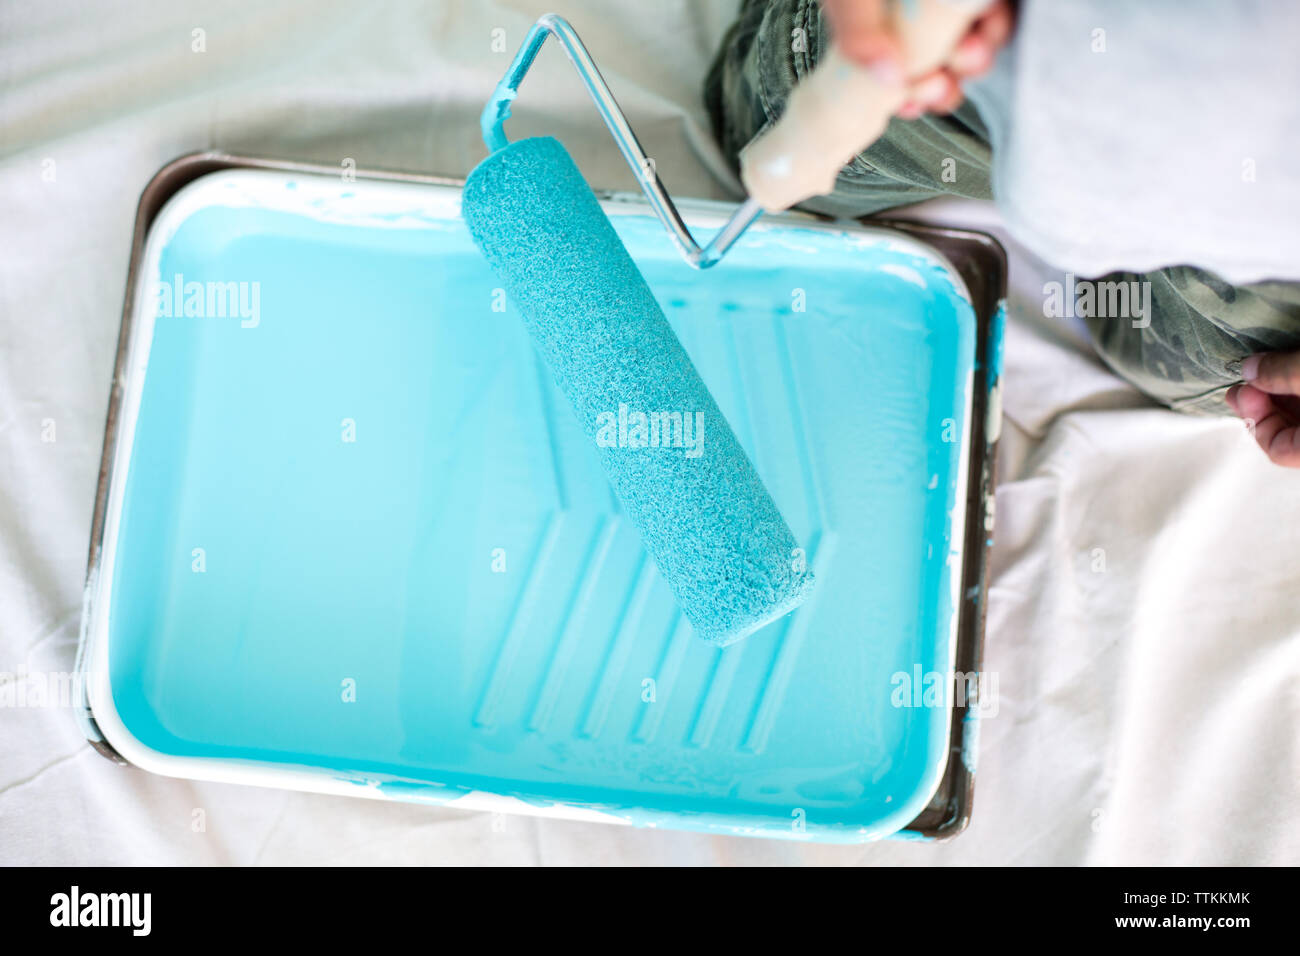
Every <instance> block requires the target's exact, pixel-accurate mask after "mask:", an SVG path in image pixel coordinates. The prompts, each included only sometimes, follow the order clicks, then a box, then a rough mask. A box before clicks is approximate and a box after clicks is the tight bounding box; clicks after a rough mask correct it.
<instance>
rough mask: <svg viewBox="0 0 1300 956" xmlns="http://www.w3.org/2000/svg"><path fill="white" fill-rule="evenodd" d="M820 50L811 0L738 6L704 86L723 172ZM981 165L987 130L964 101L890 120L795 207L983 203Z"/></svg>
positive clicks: (986, 190) (824, 34)
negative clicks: (946, 200)
mask: <svg viewBox="0 0 1300 956" xmlns="http://www.w3.org/2000/svg"><path fill="white" fill-rule="evenodd" d="M829 43H830V31H829V29H828V28H827V27H826V25H825V23H824V21H823V19H822V15H821V6H820V5H819V4H818V3H817V2H816V0H745V2H744V3H743V4H742V7H741V11H740V16H739V18H738V19H737V21H736V22H735V23H734V24H733V25H732V26H731V29H730V30H729V31H728V32H727V35H726V37H725V38H724V39H723V42H722V48H721V49H720V50H719V52H718V55H717V58H716V59H715V60H714V62H713V66H712V68H711V69H710V70H709V75H708V78H707V79H706V80H705V86H704V99H705V103H706V105H707V107H708V111H709V116H710V119H711V121H712V124H713V134H714V136H715V138H716V139H717V141H718V143H719V145H720V146H721V147H722V150H723V153H724V154H725V155H726V157H727V159H728V161H729V162H730V163H731V165H732V167H733V168H738V166H739V162H738V158H737V157H738V156H739V154H740V151H741V149H743V148H744V146H745V144H746V143H748V142H749V141H750V140H751V139H753V138H754V137H755V136H756V135H758V133H759V132H761V131H762V130H763V129H764V128H765V127H767V126H768V124H770V123H772V122H774V121H775V120H776V118H777V117H779V116H780V115H781V112H782V110H784V109H785V101H786V98H787V97H788V96H789V94H790V90H791V88H792V87H793V86H794V84H795V83H796V82H798V80H799V79H801V78H802V77H803V76H805V75H806V74H807V73H809V72H810V71H811V70H812V69H813V67H814V66H815V65H816V64H817V60H818V58H819V57H820V55H821V51H822V50H824V49H826V47H827V45H828V44H829ZM989 158H990V151H989V138H988V132H987V131H986V129H985V127H984V124H983V123H982V122H981V121H980V118H979V114H978V113H977V112H976V111H975V108H974V106H972V105H971V104H970V103H964V104H962V106H961V108H960V109H958V110H957V112H955V113H953V114H952V115H951V116H926V117H924V118H922V119H919V120H913V121H910V122H909V121H904V120H899V119H894V120H891V121H890V124H889V127H888V129H887V130H886V131H885V135H884V136H882V137H881V138H880V140H879V141H878V142H876V143H875V144H874V145H873V146H871V148H870V149H868V150H866V151H865V152H864V153H862V154H860V155H858V156H856V157H854V159H853V161H852V162H851V163H849V165H848V166H846V167H845V168H844V169H843V170H841V172H840V175H839V179H838V181H837V182H836V185H835V192H834V193H833V194H832V195H831V196H829V197H818V198H817V199H813V200H809V201H808V202H807V203H804V204H803V206H802V208H807V209H809V210H811V211H813V212H821V213H826V214H828V215H836V216H865V215H869V214H870V213H873V212H879V211H880V210H882V209H891V208H893V207H895V206H903V205H906V204H908V203H913V202H920V201H921V200H923V199H931V198H933V197H935V196H942V195H957V196H968V197H971V198H974V199H991V198H992V196H993V193H992V190H991V188H990V185H989V182H990V180H989Z"/></svg>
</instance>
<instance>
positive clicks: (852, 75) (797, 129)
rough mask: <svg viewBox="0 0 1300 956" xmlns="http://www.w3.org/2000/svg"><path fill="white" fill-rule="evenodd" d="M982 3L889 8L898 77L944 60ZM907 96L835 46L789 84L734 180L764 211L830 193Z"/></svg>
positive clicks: (914, 0)
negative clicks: (899, 60) (898, 49)
mask: <svg viewBox="0 0 1300 956" xmlns="http://www.w3.org/2000/svg"><path fill="white" fill-rule="evenodd" d="M987 6H988V0H906V2H902V3H893V4H891V5H890V11H891V12H890V16H891V18H892V22H893V25H894V29H895V30H896V31H897V35H898V37H899V39H900V40H901V42H902V45H903V50H904V51H905V60H904V71H905V73H906V75H907V76H908V77H916V76H921V75H923V74H925V73H928V72H929V71H931V70H933V69H934V68H935V67H937V66H938V65H939V64H940V63H942V62H943V61H944V60H946V59H947V58H948V54H949V53H950V52H951V51H952V49H953V47H954V46H956V45H957V41H958V40H960V39H961V38H962V36H963V35H964V34H965V33H966V30H967V28H968V27H969V26H970V23H971V21H972V20H974V19H975V17H976V16H978V15H979V13H980V12H981V11H982V10H983V9H984V8H985V7H987ZM906 96H907V87H906V85H899V86H890V85H888V84H886V83H883V82H881V81H880V80H879V79H877V78H876V75H875V74H874V73H872V72H871V71H870V70H869V69H867V68H865V67H862V66H859V65H858V64H856V63H853V62H852V61H850V60H848V59H846V58H845V57H844V56H843V55H842V54H841V53H840V51H839V48H838V46H837V45H835V44H832V46H831V49H830V51H829V53H827V55H826V56H824V57H823V58H822V61H821V62H820V63H819V64H818V65H817V69H815V70H814V71H813V72H812V75H811V76H809V77H808V78H807V79H805V80H803V81H802V82H801V83H799V84H797V85H796V86H795V88H794V90H793V91H792V92H791V94H790V99H789V101H788V102H787V103H786V108H785V112H784V113H783V114H782V115H781V117H780V119H778V120H777V122H776V123H775V124H774V125H773V126H772V127H771V128H770V129H769V130H768V131H767V132H766V133H764V134H763V135H761V136H759V137H758V138H757V139H755V140H754V141H753V142H751V143H750V144H749V145H748V146H746V147H745V148H744V150H742V151H741V154H740V178H741V180H742V181H743V182H744V183H745V188H746V189H747V190H748V191H749V195H750V196H751V197H753V198H754V199H756V200H757V201H758V202H759V204H760V205H761V206H762V207H763V208H764V209H766V210H767V211H768V212H778V211H780V210H782V209H789V208H790V207H791V206H793V205H795V204H796V203H799V202H802V201H803V200H805V199H808V198H809V197H812V196H823V195H825V194H826V193H829V192H830V191H831V190H832V189H834V188H835V178H836V176H837V175H839V171H840V169H841V168H843V166H844V165H845V164H846V163H848V161H849V160H851V159H852V158H853V157H854V156H855V155H857V154H858V153H860V152H861V151H862V150H864V149H866V148H867V147H868V146H870V145H871V144H872V143H874V142H875V141H876V140H877V139H878V138H879V137H880V134H881V133H883V132H884V131H885V127H886V126H887V125H888V124H889V118H890V117H891V116H892V115H893V114H894V111H895V110H897V109H898V107H899V106H901V105H902V103H903V101H904V99H906Z"/></svg>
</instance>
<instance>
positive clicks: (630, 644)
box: [89, 170, 975, 841]
mask: <svg viewBox="0 0 1300 956" xmlns="http://www.w3.org/2000/svg"><path fill="white" fill-rule="evenodd" d="M607 208H608V209H609V211H610V213H611V216H612V218H613V220H614V222H615V225H616V227H617V229H618V231H619V233H620V236H621V237H622V239H623V240H624V242H625V244H626V245H627V247H628V249H629V251H630V252H631V254H632V255H633V257H634V258H635V259H636V261H637V263H638V265H639V266H640V268H641V269H642V271H643V273H644V274H645V277H646V279H647V281H648V282H649V284H650V286H651V288H652V289H653V290H654V292H655V294H656V296H657V297H658V299H659V301H660V303H661V304H662V306H663V308H664V311H665V313H666V314H667V316H668V318H669V320H670V321H671V323H672V324H673V327H674V329H675V331H676V332H677V334H678V335H679V337H680V338H681V340H682V342H683V344H684V345H685V347H686V349H687V350H688V352H689V353H690V355H691V357H692V359H693V361H694V362H695V363H696V365H697V367H698V368H699V370H700V373H701V375H702V376H703V378H704V380H705V381H706V382H707V383H708V385H709V388H710V389H711V391H712V393H713V395H714V397H715V398H716V400H717V402H718V404H719V406H720V408H721V410H722V411H723V413H724V414H725V415H726V417H727V419H728V420H729V421H730V422H731V424H732V426H733V427H734V429H735V430H736V433H737V435H738V437H739V439H740V441H741V443H742V444H743V446H744V448H745V450H746V452H747V453H748V454H749V456H750V458H751V459H752V461H753V462H754V465H755V467H756V468H757V469H758V471H759V473H760V475H761V476H762V479H763V481H764V483H765V485H766V486H767V488H768V489H769V490H770V491H771V493H772V495H773V496H774V498H775V499H776V501H777V503H778V504H779V506H780V508H781V511H782V513H783V514H784V515H785V516H786V518H787V520H788V521H789V522H790V524H791V527H792V529H793V530H794V532H795V535H796V537H797V538H798V540H800V541H801V542H806V543H807V548H808V553H807V555H806V559H807V560H808V562H809V564H810V565H811V567H812V568H813V569H814V570H815V573H816V575H817V578H818V587H817V590H816V593H815V594H814V596H813V597H812V598H811V599H810V601H809V602H808V604H806V605H805V606H804V607H802V608H800V609H799V610H797V611H796V612H794V613H793V614H790V615H787V616H786V617H785V618H783V619H781V620H779V621H777V622H775V623H774V624H772V625H770V626H768V627H767V628H765V629H763V630H761V631H759V632H758V633H756V634H754V635H752V636H750V637H749V638H747V639H746V640H745V641H743V642H741V643H740V644H737V645H735V646H733V647H731V648H728V649H723V650H720V649H718V648H715V647H711V646H709V645H707V644H705V643H703V642H701V641H699V640H697V639H696V638H694V637H693V636H692V634H691V632H690V629H689V627H688V626H687V625H686V623H685V621H684V620H683V619H682V617H681V615H680V614H679V613H678V611H677V609H676V607H675V605H674V602H673V599H672V595H671V594H670V593H669V591H668V589H667V587H666V585H665V584H664V583H663V582H662V581H661V580H660V579H659V577H658V574H657V572H656V571H655V568H654V566H653V563H652V562H650V561H649V560H648V559H647V557H646V555H645V553H644V551H643V550H642V547H641V545H640V541H639V539H638V537H637V534H636V532H635V531H634V530H633V529H632V528H631V527H630V526H629V525H628V524H627V523H626V522H625V521H624V520H622V519H621V517H620V514H619V512H618V506H617V502H616V500H615V499H614V497H613V495H612V493H611V491H610V489H609V487H608V484H607V482H606V480H605V478H604V475H603V473H602V471H601V468H600V465H599V463H598V461H597V460H596V458H595V456H594V454H593V451H592V449H590V448H588V447H587V444H586V439H585V438H584V437H583V435H582V431H581V429H580V427H579V425H578V423H577V422H576V421H574V420H573V418H572V413H571V412H570V410H569V407H568V405H567V403H566V402H565V401H564V400H563V398H562V396H561V395H560V393H559V392H558V390H557V389H556V387H555V386H554V385H553V383H552V382H551V381H550V379H549V375H548V372H547V369H546V368H545V366H544V364H543V363H542V362H541V360H540V359H539V357H538V356H537V355H536V354H535V353H534V351H533V348H532V345H531V343H530V340H529V338H528V335H527V333H526V332H525V330H524V328H523V325H522V323H521V320H520V317H519V316H518V315H517V314H515V313H514V311H513V309H512V308H511V305H510V303H509V301H508V300H506V299H505V297H504V296H503V295H502V294H501V292H500V290H499V289H498V288H497V282H496V280H495V279H494V277H493V275H492V273H491V271H490V270H489V268H488V266H487V264H486V263H485V262H484V261H483V260H482V259H481V257H480V256H479V254H478V252H477V251H476V250H475V248H474V246H473V244H472V242H471V241H470V239H469V236H468V234H467V232H466V230H465V228H464V226H463V224H462V223H461V222H460V220H459V217H458V191H457V190H456V189H454V188H451V187H444V186H434V185H414V184H404V183H380V182H368V181H361V182H357V183H346V184H344V183H340V182H338V181H337V180H336V179H331V178H328V177H324V176H313V175H309V174H302V173H287V172H282V171H263V170H238V171H229V172H221V173H215V174H211V175H207V176H204V177H201V178H200V179H199V180H196V181H195V182H194V183H193V184H191V185H189V186H187V187H185V188H184V189H182V190H181V192H179V193H178V194H177V195H176V196H175V197H174V198H173V199H172V200H171V201H170V203H169V204H168V205H167V207H166V208H165V209H164V210H163V211H162V212H161V213H160V215H159V217H158V219H157V220H156V221H155V223H154V226H153V228H152V230H151V233H150V236H149V239H148V242H147V243H146V247H145V253H144V258H143V260H142V268H141V270H140V276H139V282H140V288H139V289H138V290H137V292H138V294H137V309H136V312H135V316H134V320H133V323H132V327H131V342H130V345H129V353H128V354H129V364H128V368H127V377H126V382H125V391H124V395H123V399H122V406H121V429H122V438H121V439H120V440H119V442H118V447H117V450H116V457H115V460H114V462H113V476H112V481H111V483H110V493H109V500H108V506H107V513H106V522H105V536H104V553H103V558H102V564H101V568H100V572H99V574H98V575H97V578H96V580H95V581H94V582H93V592H92V595H91V597H92V613H91V616H90V618H89V631H90V638H91V641H92V644H91V647H92V648H93V661H92V675H91V681H90V694H91V703H92V706H93V708H94V713H95V718H96V720H97V722H98V723H99V725H100V727H101V729H102V730H103V732H104V734H105V736H106V737H107V739H108V740H109V742H110V743H111V744H112V745H113V746H114V747H115V748H116V749H117V750H118V751H119V752H120V753H122V754H123V756H125V757H126V758H127V759H128V760H130V761H131V762H133V763H137V764H139V765H141V766H143V767H145V768H146V769H150V770H155V771H158V772H163V773H171V774H176V775H182V776H191V777H202V778H213V779H223V780H236V781H241V782H251V783H264V784H270V785H286V786H294V787H298V788H302V789H315V790H325V791H332V792H357V793H363V794H365V795H369V796H386V797H394V798H399V799H415V800H432V801H436V802H446V801H453V800H455V801H460V802H461V805H466V806H475V807H495V808H504V809H520V808H531V809H534V810H536V809H542V810H546V811H549V812H554V813H557V814H560V815H566V816H579V817H583V818H596V819H609V820H618V821H625V822H631V823H637V824H643V825H659V826H671V827H684V828H692V829H705V830H711V831H715V832H731V833H760V834H765V835H772V836H793V837H799V838H813V839H826V840H841V841H852V840H863V839H870V838H874V837H879V836H885V835H889V834H892V833H894V832H896V831H898V830H899V829H900V828H902V827H904V826H905V825H906V824H907V823H908V822H909V821H910V820H911V819H912V818H913V817H914V816H916V814H917V813H918V812H919V811H920V810H921V809H922V807H924V806H925V804H926V802H927V800H928V799H929V797H930V795H931V793H932V792H933V791H934V789H935V787H936V786H937V785H938V782H939V779H940V776H941V774H942V772H943V770H944V767H945V766H946V763H947V759H948V734H949V723H950V719H951V709H950V708H949V707H948V706H947V702H945V704H944V705H943V706H937V707H936V706H920V707H917V706H912V705H911V703H912V702H911V700H910V698H909V695H906V694H900V693H899V685H900V680H901V678H900V675H907V678H908V679H910V678H911V675H912V674H913V673H914V672H916V671H917V670H918V669H919V670H920V671H921V672H923V673H926V674H930V673H940V674H946V673H948V672H949V671H950V669H951V667H952V655H953V649H954V640H955V637H954V632H955V625H956V617H957V599H956V593H957V585H958V579H959V577H960V567H961V555H962V553H963V541H962V527H963V520H964V507H965V499H966V489H965V480H966V479H965V474H966V449H967V446H968V442H967V429H968V428H969V426H970V422H969V407H970V401H971V396H970V388H971V377H972V368H973V356H974V338H975V337H974V317H973V313H972V309H971V305H970V303H969V301H968V299H967V297H966V295H965V291H964V288H963V287H962V286H961V284H960V280H957V279H956V278H955V275H954V273H953V272H952V271H951V269H950V267H948V266H947V265H946V263H945V262H944V261H943V260H942V259H941V258H940V257H938V256H937V255H936V254H934V253H932V252H930V251H928V249H927V248H926V247H924V246H922V245H920V244H919V243H916V242H914V241H913V240H910V239H907V238H905V237H902V236H898V235H891V234H886V233H883V232H880V231H872V230H866V229H859V228H856V227H852V228H849V227H828V226H822V225H814V224H811V223H804V222H799V221H797V220H794V219H774V220H773V221H771V222H769V223H765V224H760V225H759V226H757V227H755V228H754V229H752V230H751V231H750V233H749V234H747V235H746V237H745V238H744V239H743V240H742V242H741V243H740V244H739V245H738V246H737V247H736V248H735V249H734V250H733V251H732V252H731V253H730V254H729V255H728V258H727V259H726V260H725V261H724V262H723V263H722V264H721V265H719V266H718V267H716V268H715V269H713V270H711V271H710V272H708V273H703V274H701V273H698V272H695V271H693V270H690V269H689V268H687V267H686V266H684V265H683V264H682V262H681V260H680V258H678V256H677V254H676V252H675V250H674V249H673V248H672V246H671V243H669V242H668V240H667V239H666V237H665V236H664V234H663V231H662V227H661V226H660V225H659V223H658V222H657V220H655V219H654V218H653V217H652V216H651V214H650V213H649V212H648V211H647V210H646V209H645V208H644V206H641V205H638V204H636V203H628V202H616V203H611V204H609V205H608V206H607ZM685 208H687V210H688V219H689V218H691V217H694V220H693V221H692V222H691V225H692V226H696V225H697V224H699V225H702V226H703V227H704V228H706V229H707V228H708V226H709V225H710V224H711V223H712V222H713V220H714V218H717V219H718V220H719V221H720V219H721V215H720V214H719V213H718V212H716V211H715V210H711V209H710V208H709V207H708V206H705V205H701V206H700V207H698V208H695V209H693V210H692V209H691V207H685ZM231 283H233V284H234V293H233V294H235V295H236V296H237V298H235V299H231V298H230V297H229V296H230V295H231V294H232V293H231V286H230V284H231ZM253 284H255V285H253ZM213 290H215V291H213ZM254 290H255V294H254ZM192 293H193V294H192ZM196 295H197V297H196ZM169 296H170V298H168V297H169ZM223 296H224V297H225V298H224V300H223ZM238 296H242V298H238ZM222 301H225V303H226V306H225V307H224V308H219V307H218V306H219V304H220V303H221V302H222ZM232 303H234V304H233V305H232ZM254 303H256V305H255V307H254ZM177 305H180V308H179V309H178V308H177V307H176V306H177ZM177 312H180V313H181V314H179V315H178V314H175V313H177ZM218 312H222V313H224V314H217V313H218ZM160 313H161V314H160ZM168 313H170V314H168Z"/></svg>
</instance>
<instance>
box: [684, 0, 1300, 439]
mask: <svg viewBox="0 0 1300 956" xmlns="http://www.w3.org/2000/svg"><path fill="white" fill-rule="evenodd" d="M829 42H830V36H829V31H828V29H827V28H826V25H825V23H824V21H823V19H822V16H821V9H820V6H819V4H818V3H817V2H816V0H744V3H743V4H742V7H741V12H740V16H739V18H738V19H737V21H736V23H735V24H733V25H732V27H731V29H730V30H729V31H728V33H727V35H726V37H725V38H724V40H723V43H722V48H721V49H720V50H719V52H718V54H717V57H716V59H715V60H714V63H713V66H712V68H711V69H710V71H709V75H708V78H707V79H706V81H705V89H704V99H705V104H706V106H707V107H708V111H709V116H710V119H711V121H712V124H713V132H714V136H715V137H716V138H717V141H718V143H719V144H720V146H721V147H722V150H723V152H724V153H725V155H726V156H727V158H728V160H729V161H730V162H731V164H732V166H733V168H734V167H736V166H737V165H738V160H737V157H738V155H739V153H740V151H741V149H743V148H744V146H745V145H746V144H747V143H748V142H749V141H750V140H751V139H753V138H754V137H755V136H756V135H758V133H759V132H761V131H762V130H763V129H764V128H765V127H766V126H767V125H768V124H769V123H771V122H773V121H774V120H775V119H776V117H778V116H780V115H781V111H782V110H783V109H784V107H785V101H786V98H787V97H788V96H789V93H790V89H791V88H792V87H793V86H794V84H795V83H796V82H797V81H798V80H799V79H800V78H802V77H803V76H804V75H805V74H807V73H808V72H809V71H810V70H812V69H813V67H814V66H815V65H816V63H817V59H818V57H819V56H820V53H821V51H822V50H823V49H825V48H826V45H827V44H828V43H829ZM990 165H991V150H990V147H989V137H988V132H987V130H986V128H985V126H984V124H983V123H982V122H981V120H980V118H979V115H978V113H977V112H976V111H975V108H974V107H973V105H972V104H971V103H969V102H967V103H964V104H962V106H961V107H960V108H959V109H958V110H957V111H956V112H955V113H953V114H952V115H951V116H926V117H923V118H921V119H919V120H912V121H905V120H898V119H894V120H892V121H891V122H890V124H889V127H888V128H887V129H886V131H885V134H884V136H882V137H881V138H880V140H879V141H878V142H876V143H875V144H873V145H872V146H871V147H870V148H869V149H867V150H866V151H865V152H864V153H862V154H860V155H859V156H857V157H855V158H854V159H853V161H852V162H851V163H850V164H849V165H848V166H846V167H845V168H844V169H843V170H842V171H841V172H840V175H839V179H838V180H837V182H836V185H835V191H834V193H833V194H832V195H831V196H829V197H821V198H819V199H817V200H812V201H809V202H808V203H805V204H804V206H805V208H807V209H809V210H811V211H814V212H821V213H827V214H829V215H837V216H864V215H869V214H871V213H875V212H879V211H881V210H884V209H890V208H893V207H895V206H902V205H906V204H908V203H913V202H920V201H921V200H923V199H931V198H933V197H935V196H941V195H957V196H966V197H970V198H974V199H989V198H991V197H992V190H991V187H990V179H991V177H990V172H989V169H990ZM1099 281H1107V282H1108V281H1137V282H1139V283H1141V282H1148V283H1149V284H1150V285H1149V289H1150V294H1151V312H1150V313H1149V316H1148V317H1147V319H1144V320H1143V321H1142V322H1141V323H1140V324H1139V326H1138V327H1134V323H1133V322H1132V321H1130V320H1128V319H1104V318H1089V319H1088V320H1087V322H1088V325H1089V327H1090V329H1091V331H1092V335H1093V341H1094V343H1095V345H1096V347H1097V350H1098V351H1099V352H1100V353H1101V355H1102V357H1103V358H1104V359H1105V361H1106V362H1107V364H1109V365H1110V366H1111V368H1113V369H1114V370H1115V371H1116V372H1117V373H1119V374H1120V375H1121V376H1123V377H1124V378H1126V379H1127V380H1128V381H1130V382H1132V383H1133V384H1134V385H1136V386H1137V387H1138V388H1140V389H1142V390H1143V391H1144V392H1146V393H1147V394H1149V395H1151V396H1152V397H1154V398H1156V399H1157V400H1159V401H1161V402H1164V403H1165V404H1167V405H1169V406H1170V407H1172V408H1176V409H1179V410H1182V411H1189V412H1201V413H1211V414H1215V413H1219V414H1226V413H1228V412H1229V409H1228V407H1227V404H1226V403H1225V402H1224V401H1223V393H1224V392H1225V391H1227V388H1228V387H1229V386H1230V385H1232V384H1234V383H1235V382H1238V381H1240V380H1241V379H1240V362H1241V359H1243V358H1244V357H1245V356H1247V355H1249V354H1250V353H1251V352H1256V351H1271V350H1293V349H1297V348H1300V285H1296V284H1291V283H1280V282H1279V283H1258V284H1255V285H1250V286H1239V287H1234V286H1231V285H1228V284H1227V283H1224V282H1222V281H1220V280H1218V279H1217V278H1215V277H1214V276H1212V275H1211V274H1210V273H1207V272H1204V271H1202V270H1200V269H1195V268H1191V267H1188V266H1180V267H1177V268H1171V269H1163V270H1160V271H1159V272H1153V273H1149V274H1146V275H1134V274H1131V273H1118V274H1115V275H1112V276H1106V277H1105V278H1104V279H1103V280H1099Z"/></svg>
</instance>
